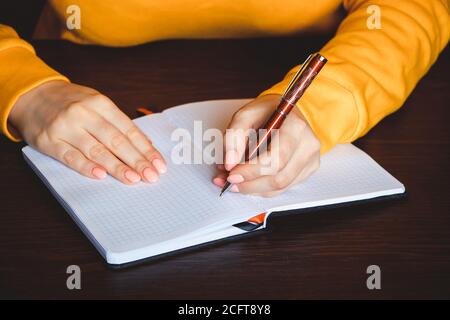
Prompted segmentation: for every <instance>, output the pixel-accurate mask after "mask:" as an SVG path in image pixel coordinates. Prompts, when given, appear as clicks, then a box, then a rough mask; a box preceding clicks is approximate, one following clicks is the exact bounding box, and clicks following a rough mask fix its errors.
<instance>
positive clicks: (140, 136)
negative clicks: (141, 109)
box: [89, 95, 167, 173]
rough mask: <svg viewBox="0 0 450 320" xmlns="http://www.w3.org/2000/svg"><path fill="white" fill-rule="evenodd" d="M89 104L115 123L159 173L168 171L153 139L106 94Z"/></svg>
mask: <svg viewBox="0 0 450 320" xmlns="http://www.w3.org/2000/svg"><path fill="white" fill-rule="evenodd" d="M94 99H95V100H94V101H93V102H92V103H90V104H89V106H90V108H93V110H94V111H96V112H97V113H98V114H99V115H100V116H101V117H103V118H104V119H105V120H106V121H107V122H109V123H113V124H114V126H115V127H116V128H117V129H118V130H119V131H121V132H122V133H123V134H124V135H125V136H126V137H127V138H128V140H129V141H130V142H131V144H132V145H133V146H134V147H135V148H136V149H137V150H138V151H139V152H140V153H141V154H142V155H144V157H145V158H146V159H147V160H149V161H150V162H151V163H152V164H153V166H154V167H155V168H156V170H157V171H158V173H165V172H166V171H167V164H166V162H165V160H164V157H163V156H162V155H161V153H160V152H159V151H158V150H157V149H156V148H155V147H154V146H153V144H152V142H151V140H150V139H149V138H148V137H147V136H146V135H145V134H144V133H143V132H142V131H141V130H140V129H139V128H138V127H137V126H136V125H135V124H134V122H133V121H131V119H130V118H129V117H128V116H127V115H126V114H125V113H123V112H122V111H121V110H120V109H119V108H118V107H117V106H116V105H115V104H114V102H112V101H111V100H110V99H109V98H108V97H106V96H102V95H99V96H96V97H95V98H94Z"/></svg>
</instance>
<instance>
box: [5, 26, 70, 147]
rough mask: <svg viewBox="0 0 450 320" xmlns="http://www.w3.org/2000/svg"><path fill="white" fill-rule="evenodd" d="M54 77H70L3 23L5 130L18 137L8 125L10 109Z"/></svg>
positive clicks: (63, 78)
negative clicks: (61, 72)
mask: <svg viewBox="0 0 450 320" xmlns="http://www.w3.org/2000/svg"><path fill="white" fill-rule="evenodd" d="M50 80H62V81H66V82H68V81H69V80H68V79H67V78H66V77H64V76H63V75H61V74H59V73H58V72H56V71H55V70H53V69H52V68H50V67H49V66H47V65H46V64H45V63H44V62H43V61H42V60H41V59H39V58H38V57H37V56H36V53H35V51H34V49H33V47H32V46H31V45H30V44H28V43H27V42H26V41H24V40H22V39H20V38H19V37H18V35H17V33H16V32H15V31H14V30H13V29H12V28H11V27H8V26H5V25H1V24H0V88H1V90H0V123H1V131H2V133H3V134H5V135H6V136H7V137H8V138H10V139H11V140H13V141H18V140H19V138H18V137H17V135H15V134H12V132H11V130H10V129H11V127H10V126H9V125H8V116H9V113H10V111H11V109H12V107H13V106H14V104H15V103H16V101H17V100H18V99H19V97H20V96H21V95H22V94H24V93H25V92H28V91H30V90H31V89H33V88H35V87H37V86H39V85H41V84H42V83H44V82H47V81H50Z"/></svg>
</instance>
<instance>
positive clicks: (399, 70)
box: [261, 0, 450, 153]
mask: <svg viewBox="0 0 450 320" xmlns="http://www.w3.org/2000/svg"><path fill="white" fill-rule="evenodd" d="M371 5H376V6H378V8H379V9H380V14H381V15H380V18H381V20H380V22H381V25H380V27H381V28H380V29H373V28H372V29H371V28H369V27H368V25H367V20H368V18H369V17H370V16H371V13H372V11H371V9H373V7H372V8H369V6H371ZM344 6H345V8H346V9H347V10H348V12H349V14H348V16H347V17H346V18H345V19H344V21H343V22H342V24H341V25H340V27H339V29H338V32H337V34H336V36H335V37H334V38H333V39H332V40H331V41H330V42H328V43H327V44H326V45H325V47H324V48H322V50H321V53H322V54H323V55H324V56H325V57H327V58H328V60H329V62H328V63H327V65H325V67H324V68H323V69H322V71H321V73H320V74H319V76H318V77H317V78H316V80H315V81H314V83H312V84H311V86H310V88H309V89H308V90H307V91H306V92H305V95H304V96H303V97H302V99H300V101H299V103H298V107H299V108H300V110H301V111H302V113H303V114H304V116H305V118H306V119H307V121H308V123H309V124H310V125H311V127H312V129H313V131H314V132H315V134H316V136H317V137H318V138H319V140H320V141H321V143H322V149H321V152H322V153H324V152H326V151H328V150H329V149H331V148H332V147H333V146H334V145H336V144H338V143H347V142H352V141H354V140H356V139H357V138H359V137H361V136H363V135H364V134H366V133H367V132H368V131H369V130H370V129H371V128H372V127H373V126H375V125H376V124H377V123H378V122H379V121H380V120H381V119H382V118H384V117H385V116H387V115H388V114H390V113H392V112H394V111H395V110H397V109H398V108H400V107H401V106H402V104H403V103H404V101H405V100H406V98H407V97H408V95H409V94H410V93H411V91H412V90H413V89H414V87H415V85H416V84H417V82H418V81H419V80H420V78H421V77H422V76H424V75H425V73H426V72H427V71H428V69H429V68H430V67H431V65H432V64H433V63H434V62H435V61H436V59H437V57H438V55H439V53H440V52H441V51H442V49H443V48H444V47H445V46H446V44H447V42H448V40H449V37H450V17H449V7H448V1H447V0H426V1H424V0H396V1H392V0H344ZM297 70H298V66H297V67H296V68H294V69H292V70H291V71H290V72H289V73H288V74H287V76H286V77H285V78H284V80H283V81H282V82H280V83H278V84H276V85H275V86H273V87H272V88H270V89H269V90H266V91H264V92H263V93H262V94H261V95H266V94H271V93H277V94H282V93H283V91H284V88H285V87H286V86H287V84H288V82H289V80H290V78H291V77H292V74H293V73H294V72H295V71H297Z"/></svg>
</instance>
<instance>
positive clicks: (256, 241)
mask: <svg viewBox="0 0 450 320" xmlns="http://www.w3.org/2000/svg"><path fill="white" fill-rule="evenodd" d="M328 38H329V36H314V37H313V36H308V35H303V36H296V37H291V38H276V39H271V38H268V39H246V40H208V41H206V40H204V41H201V40H195V41H194V40H192V41H191V40H185V41H167V42H157V43H152V44H148V45H144V46H138V47H132V48H126V49H113V48H102V47H96V46H76V45H74V44H70V43H67V42H62V41H44V42H35V43H34V45H35V46H36V49H37V52H38V54H39V55H40V56H41V57H42V58H43V59H44V60H45V61H46V62H48V63H49V64H50V65H51V66H53V67H54V68H56V69H57V70H59V71H61V72H62V73H63V74H65V75H67V76H69V78H70V79H72V81H74V82H77V83H80V84H84V85H88V86H92V87H94V88H96V89H98V90H99V91H101V92H103V93H105V94H106V95H108V96H110V97H111V98H112V99H113V100H114V101H115V102H116V103H117V104H118V105H119V106H120V107H121V108H122V109H123V110H124V111H125V112H126V113H127V114H128V115H129V116H130V117H136V116H137V114H136V112H135V108H136V107H138V106H146V107H149V108H151V109H152V110H154V111H161V110H163V109H165V108H167V107H170V106H173V105H177V104H181V103H186V102H191V101H199V100H205V99H224V98H238V97H239V98H244V97H254V96H256V95H257V94H258V93H259V92H261V91H262V90H264V89H266V88H268V87H269V86H270V85H271V84H273V83H275V82H277V81H279V80H280V79H281V78H282V76H283V75H284V73H285V72H286V71H287V70H288V69H289V68H290V67H292V66H294V65H295V64H297V63H299V62H300V61H302V60H303V59H304V57H305V56H306V55H307V53H309V52H311V51H314V50H316V49H319V48H320V47H321V45H323V44H324V43H325V42H326V41H327V39H328ZM280 48H283V50H280ZM448 53H449V50H448V49H447V50H446V51H445V52H444V53H443V54H442V55H441V57H440V59H439V60H438V62H437V63H436V64H435V66H434V67H433V68H432V70H431V71H430V73H429V74H428V75H427V76H426V77H425V78H424V79H423V80H422V81H421V82H420V84H419V85H418V86H417V88H416V90H415V91H414V93H413V94H412V95H411V97H410V98H409V99H408V101H407V102H406V103H405V105H404V107H403V108H402V109H401V110H400V111H398V112H397V113H395V114H393V115H391V116H389V117H388V118H387V119H385V120H384V121H383V122H382V123H380V124H379V125H378V126H377V127H376V128H375V129H374V130H372V131H371V132H370V133H369V134H368V135H367V136H365V137H363V138H362V139H360V140H359V141H358V142H357V143H356V144H357V145H358V146H359V147H361V148H362V149H363V150H365V151H366V152H368V153H369V154H370V155H371V156H372V157H373V158H375V160H376V161H378V162H379V163H380V164H381V165H382V166H383V167H384V168H386V169H387V170H388V171H389V172H391V173H392V174H393V175H394V176H396V177H397V178H398V179H399V180H400V181H402V182H403V183H404V184H405V185H406V187H407V190H408V197H407V198H405V199H402V200H393V201H387V202H381V203H367V204H362V205H358V206H354V207H350V208H336V209H328V210H322V211H320V212H315V213H306V214H301V215H287V216H280V217H277V216H273V217H272V218H271V220H270V222H269V230H268V231H267V232H263V233H260V234H259V235H257V236H255V237H250V238H247V239H242V240H240V241H235V242H229V243H225V244H223V245H217V246H214V247H212V248H205V249H200V250H197V251H194V252H190V253H186V254H182V255H179V256H176V257H172V258H168V259H163V260H160V261H158V262H152V263H147V264H143V265H140V266H137V267H133V268H130V269H126V270H121V271H116V270H111V269H109V268H108V267H107V266H106V265H105V263H104V261H103V259H102V258H101V257H100V256H99V254H98V253H97V251H96V250H95V249H94V248H93V246H92V245H91V244H90V242H89V241H88V240H87V239H86V238H85V237H84V235H83V234H82V233H81V231H80V230H79V229H78V228H77V227H76V225H75V224H74V223H73V222H72V220H71V219H70V218H69V216H68V215H67V214H66V212H65V211H64V209H63V208H62V207H60V206H59V205H58V203H57V202H56V200H55V199H54V198H53V197H52V196H51V194H50V193H49V192H48V191H47V189H46V187H45V186H44V185H43V184H42V183H41V181H40V180H39V179H38V178H37V177H36V176H35V174H34V173H33V172H32V170H31V169H30V168H29V167H28V166H27V165H26V164H25V162H24V160H23V159H22V156H21V153H20V148H21V146H22V145H21V144H14V143H11V142H9V141H7V140H6V139H5V138H1V139H0V176H1V181H2V182H1V184H0V204H1V209H0V210H1V213H0V297H1V298H159V299H164V298H179V299H186V298H210V299H211V298H253V299H260V298H264V299H269V298H274V299H279V298H280V299H281V298H284V299H299V298H374V299H378V298H443V297H446V298H450V273H449V270H450V232H449V230H450V215H449V214H450V210H449V209H450V197H449V183H448V181H450V174H449V173H450V170H449V160H450V153H449V146H450V126H449V124H448V119H449V116H450V111H449V110H450V109H449V90H450V86H449V82H450V74H449V73H448V70H449V67H450V56H449V55H448ZM71 264H77V265H79V266H80V267H81V269H82V290H80V291H69V290H67V289H66V285H65V283H66V277H67V275H66V273H65V271H66V268H67V266H68V265H71ZM372 264H376V265H379V266H380V267H381V270H382V290H380V291H369V290H368V289H367V288H366V277H367V275H366V268H367V266H369V265H372Z"/></svg>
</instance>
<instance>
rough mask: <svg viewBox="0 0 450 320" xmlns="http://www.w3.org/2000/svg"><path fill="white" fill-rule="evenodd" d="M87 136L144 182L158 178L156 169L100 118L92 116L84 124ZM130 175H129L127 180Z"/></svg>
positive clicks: (118, 131) (115, 129)
mask: <svg viewBox="0 0 450 320" xmlns="http://www.w3.org/2000/svg"><path fill="white" fill-rule="evenodd" d="M85 128H86V130H87V132H88V133H89V134H91V135H92V136H93V137H94V138H96V139H97V140H98V141H99V142H100V143H101V144H103V145H105V146H106V147H107V148H108V149H109V150H110V151H111V152H112V153H113V154H114V155H115V156H117V157H118V158H119V159H120V160H122V161H123V162H124V163H126V164H127V165H129V166H130V167H131V168H133V169H134V171H136V172H137V173H138V174H139V175H140V176H141V177H142V178H143V179H144V180H145V181H147V182H152V183H153V182H156V181H157V180H158V178H159V174H158V171H157V169H156V168H155V167H154V166H153V164H152V163H151V162H150V161H149V160H147V159H146V158H145V157H144V156H143V155H142V154H141V153H140V152H139V151H138V150H137V149H136V148H135V147H134V146H133V144H132V143H131V142H130V141H129V140H128V138H127V137H126V136H125V135H124V134H123V133H122V132H121V131H120V130H118V129H117V128H116V127H115V126H113V125H112V124H111V123H109V122H108V121H106V120H104V119H103V118H102V117H100V116H97V117H96V116H92V118H91V119H90V121H87V122H86V125H85ZM131 177H132V174H130V173H129V178H131Z"/></svg>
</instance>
